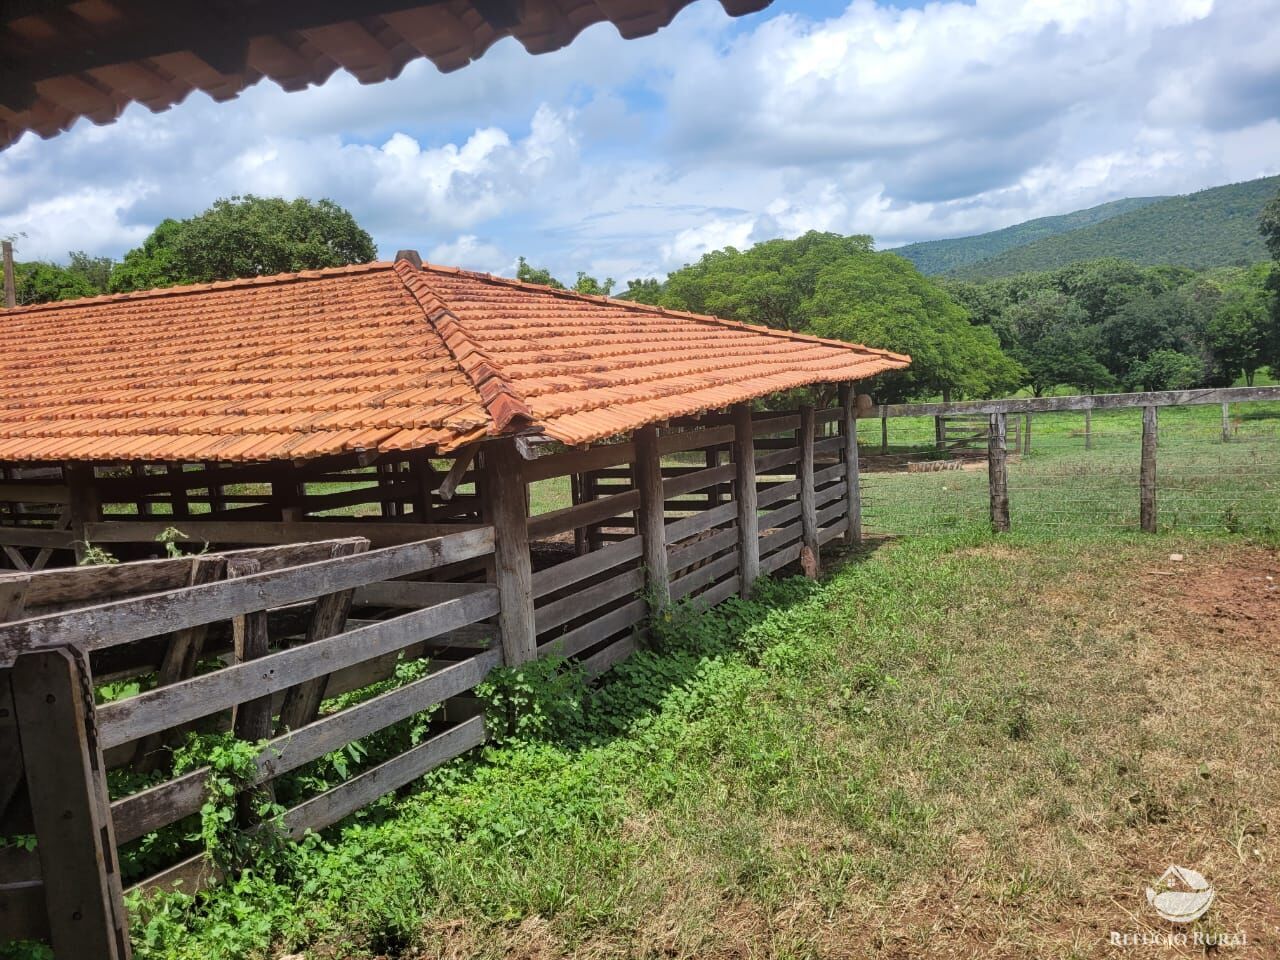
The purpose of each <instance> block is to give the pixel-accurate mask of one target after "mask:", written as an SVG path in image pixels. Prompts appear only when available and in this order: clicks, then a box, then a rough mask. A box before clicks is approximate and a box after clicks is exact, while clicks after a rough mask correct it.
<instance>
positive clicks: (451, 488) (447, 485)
mask: <svg viewBox="0 0 1280 960" xmlns="http://www.w3.org/2000/svg"><path fill="white" fill-rule="evenodd" d="M478 450H479V447H478V446H476V445H472V446H469V447H463V448H462V449H461V450H459V451H458V452H457V454H456V455H455V456H454V458H453V466H452V467H450V468H449V472H448V473H446V474H445V476H444V479H443V480H442V481H440V486H439V487H438V488H437V489H436V496H437V497H439V498H440V499H441V500H452V499H453V495H454V494H455V493H457V492H458V485H459V484H461V483H462V478H463V477H464V476H465V475H466V472H467V471H468V470H469V469H470V468H471V463H472V461H473V460H475V458H476V453H477V452H478Z"/></svg>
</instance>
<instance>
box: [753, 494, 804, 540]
mask: <svg viewBox="0 0 1280 960" xmlns="http://www.w3.org/2000/svg"><path fill="white" fill-rule="evenodd" d="M800 509H801V508H800V504H799V503H798V502H794V503H788V504H785V505H784V506H781V507H778V508H777V509H776V510H771V511H769V512H768V513H766V514H762V515H761V516H760V518H759V520H757V521H756V526H757V527H758V528H759V530H760V531H761V534H760V539H762V540H763V539H764V537H765V531H768V530H773V529H777V528H778V527H781V526H783V525H784V524H788V523H791V521H792V520H795V519H796V518H797V517H798V516H800ZM799 529H800V527H799V525H798V524H797V525H796V530H797V531H799Z"/></svg>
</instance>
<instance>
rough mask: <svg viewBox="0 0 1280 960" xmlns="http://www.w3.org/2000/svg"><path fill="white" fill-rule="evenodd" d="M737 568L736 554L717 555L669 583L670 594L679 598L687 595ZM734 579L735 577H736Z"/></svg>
mask: <svg viewBox="0 0 1280 960" xmlns="http://www.w3.org/2000/svg"><path fill="white" fill-rule="evenodd" d="M737 569H738V555H737V554H736V553H731V554H728V555H727V556H723V557H719V558H717V559H715V560H712V561H711V562H710V563H708V564H707V565H706V566H704V567H699V568H698V569H697V570H695V571H693V572H692V573H687V574H685V575H684V576H683V577H678V578H676V580H674V581H673V582H672V584H671V596H672V597H673V598H674V599H676V600H679V599H681V598H683V597H687V596H688V595H689V594H691V593H693V592H694V591H695V590H698V589H700V588H702V587H705V586H707V584H710V583H714V582H715V581H716V580H718V579H720V578H721V577H723V576H725V575H726V574H729V573H733V571H735V570H737ZM734 579H737V578H736V577H735V578H734Z"/></svg>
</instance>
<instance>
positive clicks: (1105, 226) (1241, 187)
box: [948, 176, 1280, 280]
mask: <svg viewBox="0 0 1280 960" xmlns="http://www.w3.org/2000/svg"><path fill="white" fill-rule="evenodd" d="M1277 192H1280V176H1275V177H1263V178H1261V179H1259V180H1248V181H1246V182H1244V183H1233V184H1229V185H1227V186H1224V187H1213V188H1211V189H1209V190H1201V191H1200V192H1199V193H1192V194H1187V195H1186V196H1181V197H1169V198H1166V199H1162V200H1158V201H1156V202H1154V203H1147V204H1145V205H1143V206H1140V207H1139V208H1137V209H1133V210H1129V211H1127V212H1124V213H1121V214H1118V215H1116V216H1112V217H1110V218H1108V219H1105V220H1102V221H1099V222H1096V223H1092V224H1090V225H1088V226H1083V227H1078V228H1076V229H1074V230H1071V231H1069V232H1066V233H1058V234H1055V235H1053V236H1046V237H1041V238H1040V239H1037V240H1032V241H1031V242H1030V243H1024V244H1022V245H1021V246H1016V247H1011V248H1009V249H1006V250H1004V251H1002V252H1000V253H997V254H995V255H994V256H990V257H987V258H986V259H984V260H978V261H973V262H970V263H967V264H965V265H963V266H959V267H953V268H951V269H950V270H949V271H948V272H949V273H950V275H951V276H955V277H961V278H965V279H974V280H976V279H982V278H988V277H1004V276H1010V275H1012V274H1016V273H1026V272H1028V271H1033V270H1055V269H1057V268H1059V267H1065V266H1067V265H1068V264H1072V263H1077V262H1079V261H1081V260H1098V259H1101V258H1103V257H1119V258H1121V259H1124V260H1131V261H1133V262H1134V263H1139V264H1143V265H1146V266H1155V265H1158V264H1175V265H1178V266H1185V267H1193V268H1196V269H1203V268H1206V267H1221V266H1231V265H1234V264H1248V263H1256V262H1258V261H1260V260H1266V259H1267V258H1268V254H1267V249H1266V247H1265V246H1264V245H1263V242H1262V237H1261V236H1260V235H1259V234H1258V214H1259V212H1260V211H1261V210H1262V207H1263V205H1264V204H1265V203H1266V202H1267V201H1268V200H1269V199H1271V198H1272V197H1274V196H1275V195H1276V193H1277ZM1084 212H1088V211H1084ZM1033 222H1034V221H1033ZM972 239H977V238H972Z"/></svg>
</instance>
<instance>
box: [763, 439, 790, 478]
mask: <svg viewBox="0 0 1280 960" xmlns="http://www.w3.org/2000/svg"><path fill="white" fill-rule="evenodd" d="M799 459H800V448H799V447H796V446H790V447H788V448H787V449H785V450H775V451H774V452H773V453H768V454H765V455H764V456H763V457H756V475H757V476H764V475H765V474H767V473H771V472H774V471H776V470H777V469H778V468H779V467H786V466H789V465H791V464H793V463H796V462H797V461H799Z"/></svg>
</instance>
